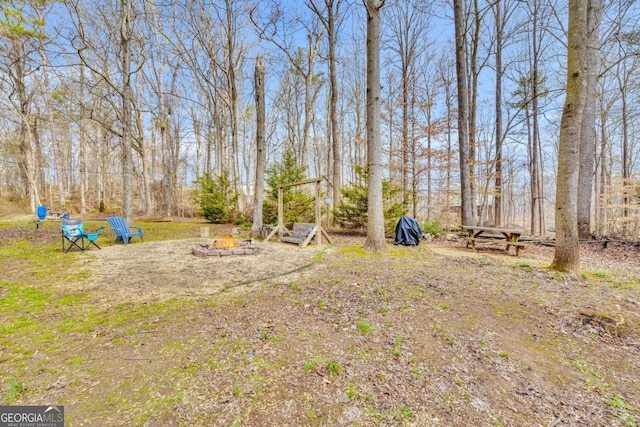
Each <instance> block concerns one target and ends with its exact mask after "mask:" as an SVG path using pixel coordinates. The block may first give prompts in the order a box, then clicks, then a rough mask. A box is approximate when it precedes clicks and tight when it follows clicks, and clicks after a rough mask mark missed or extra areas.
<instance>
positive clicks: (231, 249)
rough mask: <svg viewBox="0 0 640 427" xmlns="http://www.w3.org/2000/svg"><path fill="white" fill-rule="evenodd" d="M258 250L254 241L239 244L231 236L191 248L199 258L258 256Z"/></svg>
mask: <svg viewBox="0 0 640 427" xmlns="http://www.w3.org/2000/svg"><path fill="white" fill-rule="evenodd" d="M258 250H259V249H258V248H257V247H255V246H253V239H250V240H244V241H242V242H238V241H237V240H236V239H234V238H233V237H231V236H227V237H225V238H223V239H221V240H214V241H213V242H212V243H211V244H208V245H207V244H204V245H198V246H194V247H193V248H191V252H192V253H193V254H194V255H198V256H228V255H253V254H257V253H258Z"/></svg>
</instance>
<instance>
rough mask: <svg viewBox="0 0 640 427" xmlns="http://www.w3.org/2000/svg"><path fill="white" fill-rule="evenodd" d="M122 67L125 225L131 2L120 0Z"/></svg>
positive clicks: (129, 184)
mask: <svg viewBox="0 0 640 427" xmlns="http://www.w3.org/2000/svg"><path fill="white" fill-rule="evenodd" d="M120 49H121V55H122V57H121V61H122V63H121V67H122V71H121V74H122V192H123V194H122V207H123V211H124V216H125V218H126V220H127V223H131V222H132V221H133V142H132V132H131V126H132V121H131V119H132V110H131V102H132V98H133V94H132V90H131V0H120Z"/></svg>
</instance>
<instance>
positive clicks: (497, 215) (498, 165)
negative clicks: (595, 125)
mask: <svg viewBox="0 0 640 427" xmlns="http://www.w3.org/2000/svg"><path fill="white" fill-rule="evenodd" d="M494 12H495V18H496V97H495V103H496V105H495V112H496V136H495V139H496V159H495V174H496V176H495V184H494V185H495V195H494V199H493V217H494V224H495V225H496V226H500V225H501V224H502V74H503V70H502V42H503V26H504V21H503V16H502V8H501V0H496V2H495V5H494Z"/></svg>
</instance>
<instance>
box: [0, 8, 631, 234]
mask: <svg viewBox="0 0 640 427" xmlns="http://www.w3.org/2000/svg"><path fill="white" fill-rule="evenodd" d="M384 3H385V4H384V7H382V8H381V9H380V13H381V64H380V71H381V86H382V88H381V94H380V97H381V104H382V105H381V111H380V127H381V138H380V139H381V142H382V150H383V152H382V154H383V155H382V167H383V170H384V177H385V178H386V179H388V180H389V182H391V183H393V185H395V186H396V187H397V188H398V190H399V191H397V192H395V193H394V194H395V196H394V197H395V198H396V199H397V200H396V201H397V202H398V203H399V204H400V205H401V206H402V210H403V211H404V212H406V213H407V214H409V215H412V216H414V217H416V218H419V219H420V220H422V221H428V222H433V221H440V222H442V223H443V224H446V225H449V224H451V225H453V224H456V223H457V224H459V223H460V214H461V212H460V207H461V204H462V203H461V200H462V197H463V193H464V191H468V194H467V195H466V196H465V198H466V199H467V200H471V201H472V209H471V211H470V215H471V216H472V217H473V221H475V222H478V223H482V224H492V225H504V226H509V225H520V226H524V227H526V228H528V229H529V230H530V232H531V233H532V234H535V235H542V234H544V233H545V231H546V230H547V229H548V228H549V227H550V226H552V225H553V224H552V222H553V208H554V206H553V204H554V200H555V191H556V181H557V177H556V173H557V165H558V160H559V159H558V149H559V147H558V141H559V134H560V121H561V120H560V117H561V114H562V107H563V101H564V94H565V92H566V89H567V87H566V85H567V82H566V78H565V76H566V72H567V70H566V64H567V31H568V23H567V22H568V12H569V11H568V4H567V2H566V1H563V0H529V1H526V2H522V1H517V0H493V1H485V0H464V1H463V0H460V1H456V2H450V1H444V0H443V1H434V2H423V1H409V0H405V1H401V0H397V1H394V0H387V1H386V2H384ZM427 3H428V4H427ZM454 3H456V4H457V5H458V6H459V12H460V16H459V18H460V20H459V29H460V32H459V33H460V34H459V36H460V37H459V38H456V32H455V31H454V27H455V25H454ZM589 4H590V5H591V7H593V8H595V9H596V10H595V15H590V16H596V19H597V26H594V25H593V22H592V23H591V24H592V27H591V28H592V30H591V32H590V34H591V35H592V36H593V35H594V33H595V36H594V37H592V39H590V40H589V41H588V44H587V45H588V46H589V49H587V51H588V52H589V51H591V52H595V57H594V58H592V59H591V61H593V63H594V64H596V66H595V67H591V69H592V70H595V72H594V73H593V75H592V76H590V78H591V79H592V80H590V81H589V83H588V89H589V90H590V91H591V92H590V94H588V99H587V103H586V106H585V115H588V116H589V117H590V119H589V120H587V121H585V123H587V125H586V126H587V130H585V131H583V132H582V137H583V139H584V140H585V141H586V143H585V145H586V146H588V147H591V148H592V149H591V150H590V151H589V150H585V151H584V153H583V152H582V150H581V155H584V156H585V157H584V159H582V158H581V161H580V165H581V167H582V166H583V165H586V166H587V167H586V170H585V171H584V172H581V173H584V177H583V178H581V182H580V186H581V187H580V190H579V195H580V197H581V198H583V199H588V203H587V202H582V203H581V204H580V206H583V207H584V206H586V209H587V212H586V214H583V216H582V217H583V218H584V216H585V215H586V218H587V219H586V221H587V227H586V229H585V228H584V227H583V228H582V229H581V234H583V235H589V234H591V233H594V234H596V235H616V236H626V237H629V236H637V235H638V232H639V231H640V217H639V214H640V211H639V209H638V205H639V203H638V201H639V200H638V198H639V196H640V191H639V190H638V188H639V186H638V172H639V171H640V165H639V164H638V153H639V150H640V141H639V140H638V139H639V137H638V136H637V135H640V132H638V129H637V127H638V113H639V112H640V79H639V77H640V67H639V62H640V5H638V4H637V2H634V1H633V0H612V1H608V2H606V4H605V2H602V1H596V0H591V1H589ZM2 6H3V10H2V14H3V15H2V18H1V19H0V48H1V49H2V55H1V56H0V67H1V68H2V70H1V71H0V76H2V77H1V79H0V81H1V89H0V90H1V91H2V96H0V109H2V115H1V116H0V151H1V152H2V156H1V163H0V196H1V197H3V198H10V199H24V200H27V201H28V203H29V206H30V207H31V209H32V211H34V212H35V209H36V207H37V206H38V205H39V204H45V205H48V206H49V207H50V208H51V209H56V208H59V207H70V206H73V207H74V208H75V209H77V211H78V212H79V213H81V214H82V213H86V212H91V211H97V210H101V209H113V208H114V207H116V208H117V209H121V210H122V211H124V213H125V215H126V216H127V217H128V218H130V217H131V216H132V215H133V214H136V215H147V216H157V215H161V216H173V215H178V216H190V215H193V214H194V213H195V209H196V207H195V206H194V204H193V201H192V193H193V188H194V185H195V184H194V183H195V182H197V181H198V180H199V179H200V178H201V177H203V176H205V174H206V175H208V176H211V177H224V178H225V179H228V180H229V182H230V183H232V185H233V186H234V187H235V191H237V194H239V196H240V197H238V198H237V199H233V200H234V203H237V211H238V214H239V215H241V216H244V217H245V218H247V219H250V215H251V208H252V204H253V203H254V199H253V196H254V189H255V183H256V170H257V169H258V168H257V163H258V155H257V153H258V151H259V150H257V149H256V138H257V135H256V130H257V129H256V119H257V115H258V109H257V108H256V107H257V105H256V96H255V95H256V91H255V86H256V80H255V78H254V76H255V70H256V65H257V63H258V62H259V61H258V58H264V64H263V67H264V85H265V108H264V112H263V115H264V124H265V126H264V135H263V138H264V151H265V158H266V165H262V169H261V170H262V171H264V170H265V169H266V170H268V169H269V167H273V165H276V164H282V162H283V156H284V155H285V153H288V152H289V153H293V158H294V159H295V161H296V162H297V164H296V166H297V167H299V168H301V169H302V170H303V171H304V175H305V176H306V177H326V178H327V181H328V182H329V183H330V185H326V188H325V190H324V191H325V192H326V196H327V197H329V198H330V199H331V206H332V207H336V206H337V205H338V204H339V202H340V199H341V192H340V191H339V190H340V189H344V188H347V187H349V186H353V185H360V184H362V182H363V179H364V178H363V174H362V173H358V171H359V170H361V169H359V168H362V167H365V166H366V162H367V142H366V137H367V135H366V131H367V130H366V94H367V80H366V77H367V74H366V69H365V65H366V50H365V45H366V24H367V13H366V10H365V6H364V5H363V3H362V2H360V1H350V0H304V1H300V2H298V1H284V0H270V1H258V0H217V1H211V0H191V1H186V0H175V1H165V2H155V1H151V0H114V1H101V2H98V1H93V0H83V1H79V0H70V1H66V2H56V1H42V0H30V1H15V0H3V1H2ZM592 12H594V11H592ZM596 29H597V31H596ZM456 54H459V55H460V58H459V59H460V60H461V61H462V65H464V67H463V70H464V71H463V75H464V79H463V80H464V84H465V86H466V90H465V91H464V93H465V94H466V96H465V97H464V98H465V99H464V104H465V105H466V107H465V110H464V113H465V114H464V117H465V118H464V124H465V125H464V126H463V127H460V126H459V124H460V120H459V113H460V112H461V110H460V106H461V100H460V99H459V97H458V87H459V85H460V84H461V83H460V82H461V80H460V77H461V75H460V73H459V72H458V73H457V72H456V65H457V64H456ZM589 123H590V124H589ZM461 129H462V131H463V132H465V133H466V134H467V135H466V137H467V139H468V145H467V148H468V149H467V150H465V151H464V152H462V156H461V151H460V146H459V144H458V138H459V136H460V132H461ZM464 166H466V167H467V169H465V167H464ZM258 170H260V169H258ZM465 170H467V171H468V172H465ZM258 181H260V180H258Z"/></svg>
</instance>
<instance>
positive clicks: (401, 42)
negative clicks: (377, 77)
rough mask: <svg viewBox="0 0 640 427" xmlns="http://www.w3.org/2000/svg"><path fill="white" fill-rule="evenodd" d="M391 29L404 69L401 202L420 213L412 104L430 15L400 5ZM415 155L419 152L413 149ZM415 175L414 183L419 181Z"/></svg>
mask: <svg viewBox="0 0 640 427" xmlns="http://www.w3.org/2000/svg"><path fill="white" fill-rule="evenodd" d="M390 10H391V16H390V20H389V25H390V27H391V33H392V42H391V44H390V45H391V50H392V51H394V52H395V54H396V55H397V63H398V68H399V69H400V78H401V92H400V104H401V108H402V113H401V118H400V120H401V122H402V123H401V128H402V135H401V142H400V144H401V147H400V155H401V160H400V175H401V184H400V189H401V202H402V205H403V207H404V209H405V210H408V209H409V201H414V203H413V206H412V209H413V212H414V215H415V213H416V206H415V200H416V198H417V194H416V193H415V188H413V189H410V182H409V181H410V175H411V174H410V173H409V172H410V170H409V169H410V168H411V167H415V162H416V159H415V158H411V156H410V154H411V152H412V148H415V147H414V145H415V139H412V138H411V133H415V127H414V126H411V125H410V123H411V124H413V125H415V120H414V119H415V114H414V111H411V103H412V102H414V101H415V96H416V95H415V86H416V82H415V79H416V75H417V74H418V71H417V70H418V69H419V68H420V62H419V60H420V59H421V58H420V56H421V55H420V54H421V52H424V49H425V44H426V43H425V39H426V34H427V30H428V20H427V16H426V14H424V13H423V11H422V10H421V9H419V8H417V7H416V6H415V5H414V4H412V2H399V3H396V4H394V5H393V6H392V7H391V9H390ZM413 151H415V149H413ZM415 178H416V177H415V175H412V179H415Z"/></svg>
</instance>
